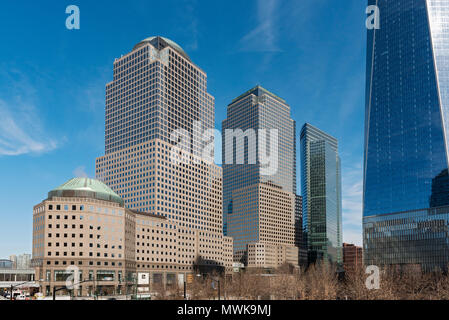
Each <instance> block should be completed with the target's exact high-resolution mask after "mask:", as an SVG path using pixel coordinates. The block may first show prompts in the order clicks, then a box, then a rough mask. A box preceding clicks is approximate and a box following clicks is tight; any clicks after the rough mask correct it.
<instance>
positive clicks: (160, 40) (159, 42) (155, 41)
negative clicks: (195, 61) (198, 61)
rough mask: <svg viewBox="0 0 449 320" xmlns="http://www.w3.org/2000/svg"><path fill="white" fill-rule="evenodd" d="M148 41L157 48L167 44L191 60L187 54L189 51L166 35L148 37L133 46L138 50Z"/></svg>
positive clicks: (159, 48)
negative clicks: (165, 36)
mask: <svg viewBox="0 0 449 320" xmlns="http://www.w3.org/2000/svg"><path fill="white" fill-rule="evenodd" d="M147 43H151V45H152V46H154V47H155V48H156V49H158V50H161V49H163V48H165V47H167V46H170V47H172V48H173V49H175V50H176V51H177V52H178V53H180V54H181V55H182V56H183V57H184V58H186V59H187V60H189V61H190V58H189V56H188V55H187V53H186V52H185V51H184V50H183V49H182V48H181V46H180V45H179V44H177V43H176V42H174V41H172V40H170V39H167V38H164V37H159V36H156V37H149V38H146V39H144V40H142V41H140V42H139V43H138V44H136V45H135V46H134V48H133V50H136V49H138V48H140V47H141V46H143V45H145V44H147Z"/></svg>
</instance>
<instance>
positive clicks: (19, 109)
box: [0, 98, 58, 156]
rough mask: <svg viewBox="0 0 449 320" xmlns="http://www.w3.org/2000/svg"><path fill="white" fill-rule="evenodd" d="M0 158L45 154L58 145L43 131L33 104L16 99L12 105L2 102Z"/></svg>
mask: <svg viewBox="0 0 449 320" xmlns="http://www.w3.org/2000/svg"><path fill="white" fill-rule="evenodd" d="M0 119H1V121H0V156H18V155H22V154H28V153H35V154H38V153H45V152H49V151H52V150H54V149H56V148H57V147H58V143H57V142H56V141H55V140H54V139H51V138H49V137H47V136H46V134H45V133H43V132H42V131H43V130H42V127H41V125H40V121H39V117H38V115H37V114H36V109H35V107H34V106H33V105H32V104H26V103H25V104H24V103H23V102H21V101H20V99H18V98H16V99H14V101H13V102H12V103H6V102H5V101H3V100H0Z"/></svg>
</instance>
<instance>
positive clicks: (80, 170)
mask: <svg viewBox="0 0 449 320" xmlns="http://www.w3.org/2000/svg"><path fill="white" fill-rule="evenodd" d="M73 176H74V177H75V178H88V177H89V175H88V174H87V173H86V167H85V166H79V167H77V168H75V170H73Z"/></svg>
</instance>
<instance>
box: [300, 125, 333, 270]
mask: <svg viewBox="0 0 449 320" xmlns="http://www.w3.org/2000/svg"><path fill="white" fill-rule="evenodd" d="M300 139H301V190H302V197H303V229H304V238H303V241H304V244H305V246H306V248H307V251H308V261H309V263H315V262H317V261H325V262H331V263H337V264H341V263H342V227H341V226H342V213H341V174H340V157H339V155H338V142H337V139H335V138H333V137H331V136H330V135H328V134H327V133H325V132H323V131H321V130H320V129H318V128H316V127H314V126H312V125H310V124H308V123H306V124H305V125H304V126H303V127H302V129H301V138H300Z"/></svg>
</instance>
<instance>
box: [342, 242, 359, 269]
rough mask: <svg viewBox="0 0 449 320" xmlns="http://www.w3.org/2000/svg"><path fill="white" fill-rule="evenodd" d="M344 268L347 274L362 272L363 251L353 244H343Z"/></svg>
mask: <svg viewBox="0 0 449 320" xmlns="http://www.w3.org/2000/svg"><path fill="white" fill-rule="evenodd" d="M343 266H344V269H345V271H346V272H354V271H357V270H361V268H362V266H363V250H362V248H361V247H358V246H356V245H354V244H351V243H343Z"/></svg>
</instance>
